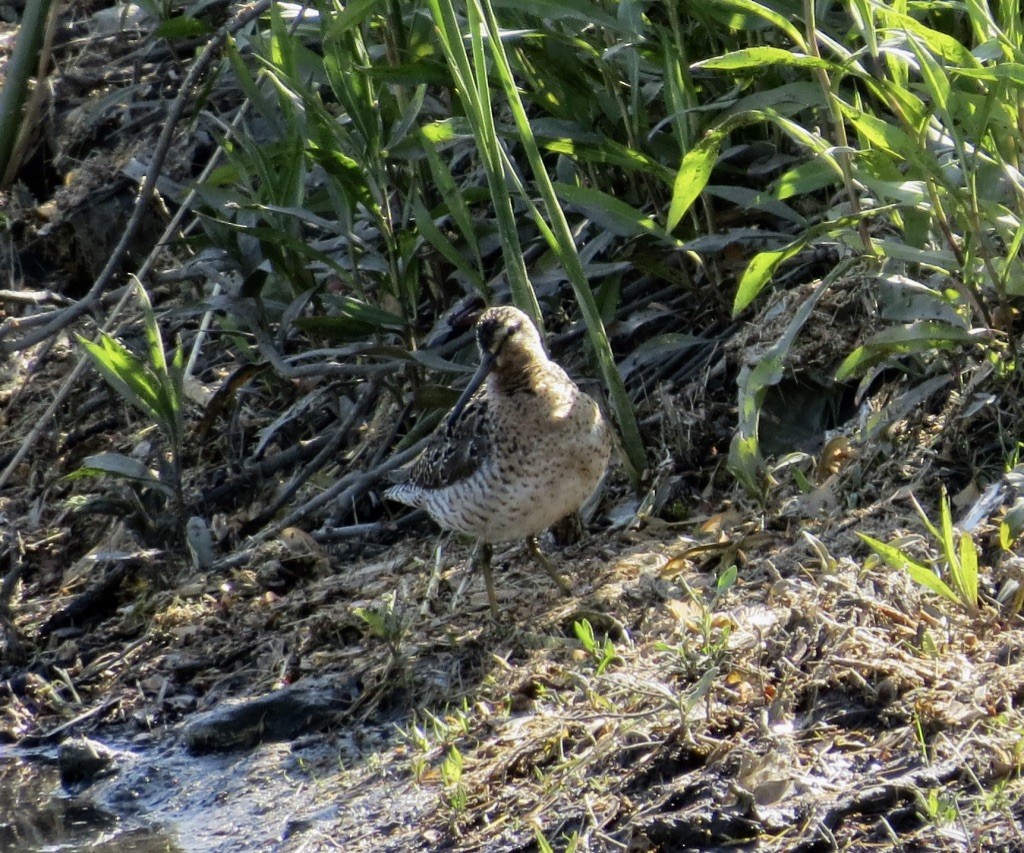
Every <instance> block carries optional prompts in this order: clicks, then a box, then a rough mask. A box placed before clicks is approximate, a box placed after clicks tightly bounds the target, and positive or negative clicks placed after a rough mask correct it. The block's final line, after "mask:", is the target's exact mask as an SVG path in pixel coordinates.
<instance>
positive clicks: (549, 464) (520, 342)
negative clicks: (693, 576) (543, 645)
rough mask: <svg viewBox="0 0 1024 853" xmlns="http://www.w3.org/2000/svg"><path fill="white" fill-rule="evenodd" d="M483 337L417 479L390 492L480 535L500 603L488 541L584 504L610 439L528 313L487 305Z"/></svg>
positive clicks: (519, 534) (526, 533) (542, 524)
mask: <svg viewBox="0 0 1024 853" xmlns="http://www.w3.org/2000/svg"><path fill="white" fill-rule="evenodd" d="M477 343H478V345H479V347H480V355H481V363H480V369H479V370H478V371H477V374H476V376H474V378H473V379H472V380H470V384H469V386H467V390H466V392H465V393H464V394H463V397H462V399H460V400H459V402H458V403H456V405H455V407H454V408H453V409H452V411H451V413H450V414H449V415H448V417H447V418H445V420H444V422H443V423H442V424H441V426H440V427H438V429H437V431H436V432H435V433H434V435H433V436H432V437H431V440H430V443H429V444H428V446H427V448H426V450H425V451H424V452H423V454H422V456H420V457H419V459H418V460H417V461H416V463H415V464H414V465H413V467H412V469H411V471H410V473H409V477H408V479H407V480H406V481H405V482H404V483H401V484H399V485H397V486H393V487H392V488H390V489H388V491H387V493H386V494H387V497H389V498H391V499H392V500H396V501H400V502H401V503H404V504H408V505H409V506H414V507H419V508H422V509H425V510H426V511H427V512H428V513H429V514H430V516H431V517H432V518H433V519H434V520H435V521H436V522H437V523H438V524H440V525H441V526H442V527H445V528H447V529H449V530H455V531H458V532H459V533H464V534H467V535H469V536H473V537H475V538H476V539H477V540H479V542H480V543H481V544H482V545H483V546H484V547H483V548H482V549H481V550H482V551H483V562H484V571H485V578H486V579H487V581H488V594H489V596H490V598H491V605H492V607H494V606H495V602H494V594H493V588H492V585H491V582H490V567H489V559H488V557H489V551H490V548H489V547H488V546H489V545H490V544H491V543H494V542H506V541H510V540H515V539H528V540H532V539H533V538H534V537H536V536H538V535H539V534H541V533H543V532H544V531H545V530H547V529H548V528H549V527H550V526H551V525H552V524H554V523H555V522H556V521H558V520H560V519H562V518H564V517H565V516H567V515H569V514H570V513H572V512H574V511H575V510H577V509H579V507H580V505H581V504H583V502H584V501H586V499H587V498H588V497H589V496H590V495H591V493H592V492H593V491H594V489H595V488H597V485H598V483H599V482H600V481H601V477H602V476H603V475H604V471H605V468H606V466H607V464H608V456H609V453H610V451H611V436H610V433H609V429H608V425H607V424H606V423H605V421H604V419H603V418H602V417H601V412H600V409H599V408H598V406H597V404H596V403H595V402H594V401H593V399H591V398H590V397H589V396H588V395H587V394H584V393H583V392H582V391H580V389H579V388H578V387H577V386H576V384H575V383H574V382H573V381H572V380H571V379H570V378H569V376H568V375H567V374H566V372H565V371H564V370H562V368H561V367H559V366H558V365H557V364H555V363H554V362H553V361H551V360H550V359H549V358H548V356H547V354H546V353H545V352H544V347H543V344H542V343H541V339H540V335H539V334H538V332H537V329H536V327H535V326H534V325H533V323H532V322H531V321H530V318H529V317H527V315H526V314H524V313H523V312H522V311H519V310H518V309H516V308H511V307H503V308H491V309H488V310H487V311H485V312H484V314H483V315H482V316H481V318H480V320H479V322H478V323H477ZM535 545H536V543H534V542H531V547H535ZM539 553H540V552H539V551H535V554H538V555H539ZM545 568H547V569H548V570H549V572H551V573H553V572H554V570H553V569H551V567H550V564H548V565H546V566H545ZM553 577H555V578H556V579H557V580H558V582H559V585H560V586H562V587H563V588H565V584H564V582H563V581H561V579H560V578H558V576H557V574H553Z"/></svg>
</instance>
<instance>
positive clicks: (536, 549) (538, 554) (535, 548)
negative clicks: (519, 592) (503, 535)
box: [526, 536, 572, 595]
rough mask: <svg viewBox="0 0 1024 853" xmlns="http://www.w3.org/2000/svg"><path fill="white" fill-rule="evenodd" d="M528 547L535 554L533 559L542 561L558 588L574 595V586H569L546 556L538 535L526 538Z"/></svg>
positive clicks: (542, 566) (541, 563)
mask: <svg viewBox="0 0 1024 853" xmlns="http://www.w3.org/2000/svg"><path fill="white" fill-rule="evenodd" d="M526 547H528V548H529V549H530V553H531V554H532V555H533V559H535V560H536V561H537V562H538V563H540V565H541V568H543V569H544V571H545V572H547V573H548V575H549V576H550V577H551V580H553V581H554V582H555V584H556V585H557V586H558V588H559V589H560V590H562V594H563V595H572V587H571V586H569V584H568V583H567V582H566V580H565V578H563V577H562V576H561V575H560V574H558V572H557V570H556V569H555V567H554V566H552V565H551V561H550V560H549V559H548V558H547V557H545V556H544V552H543V551H541V550H540V545H539V544H537V537H536V536H531V537H530V538H529V539H527V540H526Z"/></svg>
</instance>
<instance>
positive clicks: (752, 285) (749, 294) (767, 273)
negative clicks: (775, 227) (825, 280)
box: [732, 238, 807, 317]
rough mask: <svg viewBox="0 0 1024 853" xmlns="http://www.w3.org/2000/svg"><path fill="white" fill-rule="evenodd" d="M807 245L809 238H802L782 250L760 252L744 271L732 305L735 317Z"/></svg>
mask: <svg viewBox="0 0 1024 853" xmlns="http://www.w3.org/2000/svg"><path fill="white" fill-rule="evenodd" d="M805 245H807V238H801V239H799V240H795V241H794V242H792V243H790V244H789V245H788V246H784V247H783V248H781V249H774V250H772V251H770V252H760V253H758V254H757V255H755V256H754V257H753V259H752V260H751V261H750V263H749V264H747V268H746V269H745V270H744V271H743V278H741V279H740V284H739V287H737V288H736V298H735V299H734V300H733V303H732V315H733V317H735V316H736V315H737V314H739V313H740V312H741V311H743V310H744V309H745V308H746V307H747V306H748V305H750V303H751V302H753V301H754V300H755V299H756V298H757V295H758V294H759V293H760V292H761V291H762V290H763V289H764V287H765V285H766V284H768V282H769V281H770V280H771V277H772V276H773V275H775V270H777V269H778V268H779V264H781V263H783V262H784V261H787V260H789V259H790V258H792V257H793V256H794V255H796V254H798V253H799V252H800V251H801V250H802V249H803V248H804V246H805Z"/></svg>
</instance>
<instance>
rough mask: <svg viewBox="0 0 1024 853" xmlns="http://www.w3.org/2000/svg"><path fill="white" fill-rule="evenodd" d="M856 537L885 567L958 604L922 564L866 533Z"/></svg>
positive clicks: (940, 580) (951, 594) (954, 594)
mask: <svg viewBox="0 0 1024 853" xmlns="http://www.w3.org/2000/svg"><path fill="white" fill-rule="evenodd" d="M857 536H859V537H860V539H861V541H862V542H864V543H865V544H866V545H867V546H868V547H869V548H870V549H871V550H872V551H874V552H875V553H876V554H878V556H879V557H881V558H882V559H883V560H884V561H885V562H886V564H887V565H889V566H892V568H894V569H899V570H901V571H905V572H906V573H907V574H908V575H910V577H911V579H912V580H913V581H914V583H916V584H918V585H920V586H923V587H924V588H925V589H928V590H930V591H931V592H934V593H936V594H937V595H941V596H942V597H943V598H945V599H947V600H948V601H952V602H955V603H957V604H960V603H961V601H960V597H959V596H958V595H957V594H956V593H955V592H954V591H953V590H952V589H950V588H949V586H947V585H946V583H945V582H944V581H943V580H942V578H940V577H939V576H938V575H937V574H935V572H933V571H932V570H931V569H930V568H928V566H926V565H924V564H923V563H918V562H917V561H916V560H912V559H911V558H910V557H908V556H907V555H906V554H904V553H903V552H902V551H900V550H899V549H898V548H895V547H893V546H892V545H886V544H885V543H884V542H879V541H878V540H877V539H873V538H872V537H870V536H868V535H867V534H866V533H861V532H859V531H858V532H857Z"/></svg>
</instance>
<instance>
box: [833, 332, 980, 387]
mask: <svg viewBox="0 0 1024 853" xmlns="http://www.w3.org/2000/svg"><path fill="white" fill-rule="evenodd" d="M976 340H977V339H976V338H975V336H973V335H972V334H971V333H970V332H968V331H967V330H965V329H963V328H960V327H958V326H951V325H949V324H948V323H942V322H939V321H937V320H922V321H920V322H918V323H908V324H906V325H904V326H895V327H892V328H889V329H885V330H883V331H881V332H878V333H876V334H874V335H872V336H871V337H870V338H869V339H868V340H867V341H866V342H865V343H864V344H863V345H862V346H859V347H857V348H856V349H855V350H854V351H853V352H851V353H850V354H849V355H848V356H847V357H846V358H845V359H843V362H842V364H840V365H839V367H838V368H837V370H836V376H835V378H836V382H843V381H845V380H847V379H849V378H850V377H852V376H855V375H857V374H859V373H861V372H863V371H864V370H867V369H868V368H870V367H873V366H874V365H876V364H878V363H879V362H881V361H884V360H885V359H887V358H889V357H891V356H893V355H908V354H911V353H917V352H929V351H931V350H944V349H951V348H952V347H955V346H959V345H963V344H971V343H975V342H976Z"/></svg>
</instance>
